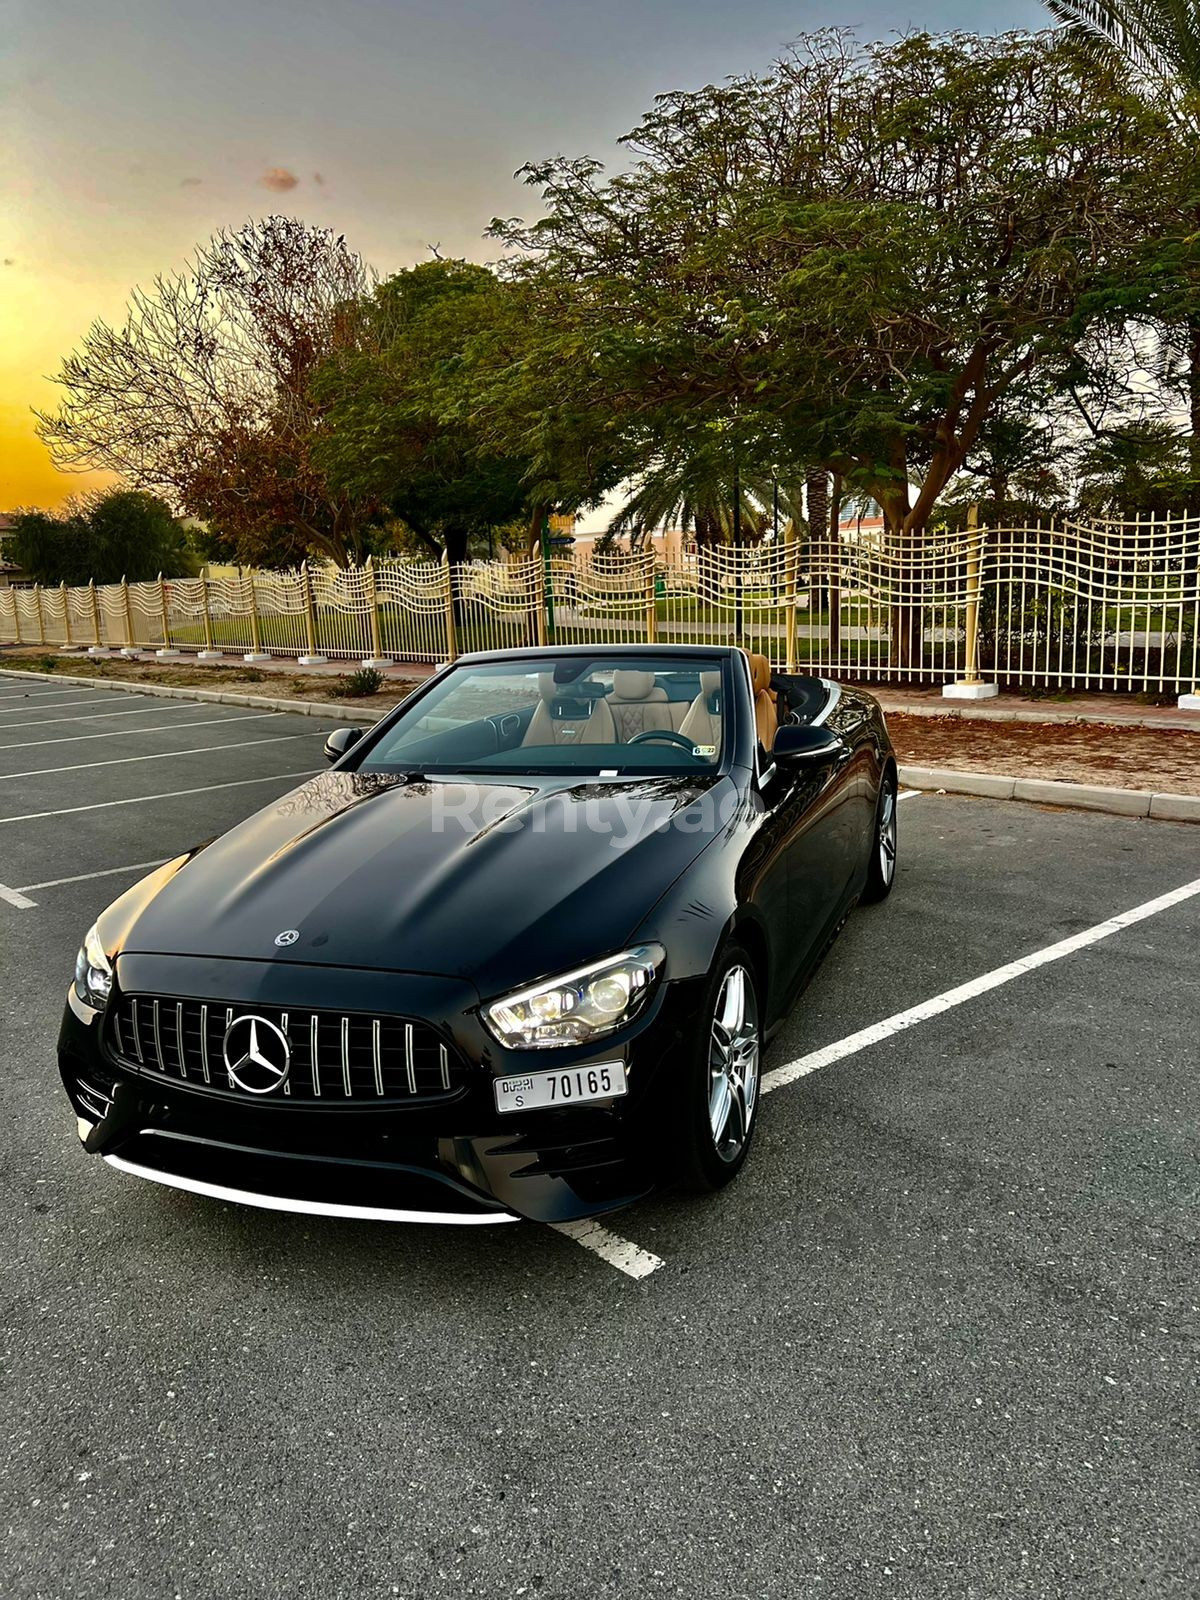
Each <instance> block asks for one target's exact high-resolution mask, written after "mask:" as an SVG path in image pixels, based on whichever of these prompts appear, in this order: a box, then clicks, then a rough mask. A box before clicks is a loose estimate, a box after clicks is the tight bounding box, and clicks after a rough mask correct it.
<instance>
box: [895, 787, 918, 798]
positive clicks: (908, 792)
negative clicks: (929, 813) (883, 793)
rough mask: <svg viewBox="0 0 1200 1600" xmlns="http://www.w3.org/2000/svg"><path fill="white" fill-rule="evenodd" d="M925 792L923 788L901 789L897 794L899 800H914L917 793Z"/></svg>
mask: <svg viewBox="0 0 1200 1600" xmlns="http://www.w3.org/2000/svg"><path fill="white" fill-rule="evenodd" d="M924 792H925V791H924V790H923V789H901V791H900V793H899V794H898V795H897V796H896V799H897V800H914V799H915V798H916V797H917V795H919V794H924Z"/></svg>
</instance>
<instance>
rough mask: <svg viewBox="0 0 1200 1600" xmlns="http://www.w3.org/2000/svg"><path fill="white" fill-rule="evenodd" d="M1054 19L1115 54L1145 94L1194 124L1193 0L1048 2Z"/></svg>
mask: <svg viewBox="0 0 1200 1600" xmlns="http://www.w3.org/2000/svg"><path fill="white" fill-rule="evenodd" d="M1046 9H1047V10H1048V11H1049V12H1050V14H1051V16H1052V17H1055V18H1056V19H1057V20H1058V21H1059V22H1062V23H1065V24H1066V26H1067V27H1068V28H1070V29H1072V30H1073V31H1074V32H1075V33H1076V34H1078V35H1079V37H1080V38H1081V39H1083V40H1085V41H1089V42H1091V43H1092V44H1094V45H1096V46H1099V47H1100V48H1102V49H1105V50H1106V51H1113V52H1115V53H1116V54H1117V55H1118V56H1119V57H1120V59H1121V60H1122V61H1123V62H1124V63H1125V64H1126V65H1127V66H1128V67H1130V68H1132V70H1133V73H1134V76H1135V78H1136V80H1137V81H1138V83H1139V85H1140V86H1141V87H1142V88H1143V89H1144V90H1145V91H1146V93H1147V95H1148V97H1149V98H1152V99H1154V100H1157V101H1161V102H1163V103H1164V104H1166V105H1167V106H1168V107H1169V108H1170V109H1171V111H1172V112H1173V114H1174V115H1175V116H1177V117H1178V118H1179V119H1180V120H1181V121H1184V122H1186V123H1187V124H1188V125H1189V126H1190V127H1191V128H1192V129H1195V127H1196V105H1195V103H1192V104H1191V105H1189V104H1188V101H1189V97H1191V96H1200V11H1198V10H1197V7H1196V5H1195V4H1194V0H1046Z"/></svg>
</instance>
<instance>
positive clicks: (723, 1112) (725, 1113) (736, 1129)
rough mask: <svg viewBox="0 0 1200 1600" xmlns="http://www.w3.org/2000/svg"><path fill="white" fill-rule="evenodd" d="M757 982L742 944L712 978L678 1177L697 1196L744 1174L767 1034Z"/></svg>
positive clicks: (684, 1111) (687, 1092) (689, 1080)
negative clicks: (763, 1047) (764, 1039)
mask: <svg viewBox="0 0 1200 1600" xmlns="http://www.w3.org/2000/svg"><path fill="white" fill-rule="evenodd" d="M759 1018H760V1006H759V999H758V981H757V979H756V978H755V976H754V967H753V965H752V963H751V961H750V959H749V957H748V956H747V954H746V952H745V951H744V950H743V949H742V948H741V946H740V945H736V944H733V945H727V946H726V948H725V950H724V951H723V952H722V954H721V957H720V959H719V960H718V961H717V963H716V965H715V966H714V967H713V970H712V972H711V974H710V975H709V981H708V987H707V990H706V992H705V998H704V1004H703V1007H702V1009H701V1012H700V1027H699V1031H698V1035H697V1038H696V1041H695V1044H694V1047H693V1051H692V1060H691V1063H690V1065H689V1068H688V1071H687V1075H686V1081H685V1084H684V1094H683V1104H682V1106H681V1117H680V1122H681V1127H680V1130H679V1132H680V1140H679V1162H678V1165H679V1176H680V1179H681V1181H682V1182H683V1184H684V1186H685V1187H686V1188H688V1189H691V1190H693V1191H694V1192H696V1193H699V1194H706V1193H712V1192H713V1191H714V1190H716V1189H722V1188H724V1186H725V1185H726V1184H727V1183H729V1182H730V1181H731V1180H732V1179H733V1178H735V1177H736V1176H737V1174H738V1173H739V1172H740V1171H741V1169H742V1166H743V1164H744V1162H745V1160H746V1157H747V1155H748V1154H749V1153H750V1146H751V1144H752V1143H753V1139H754V1129H755V1127H756V1126H757V1122H756V1117H755V1112H756V1110H757V1108H758V1098H759V1079H760V1072H761V1063H762V1031H761V1024H760V1021H759Z"/></svg>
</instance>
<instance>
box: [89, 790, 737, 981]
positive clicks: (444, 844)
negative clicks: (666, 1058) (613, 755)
mask: <svg viewBox="0 0 1200 1600" xmlns="http://www.w3.org/2000/svg"><path fill="white" fill-rule="evenodd" d="M733 787H734V786H733V784H732V782H731V780H730V779H729V778H721V777H712V778H710V777H704V778H699V779H697V778H693V777H690V776H689V777H686V778H685V777H679V778H654V779H644V780H638V781H629V782H621V783H595V782H589V783H586V784H580V783H578V781H575V782H573V783H568V782H564V781H563V780H562V779H561V778H558V779H541V778H526V777H520V778H514V779H512V780H506V781H495V780H490V779H488V780H484V781H481V782H479V783H464V782H452V781H447V780H441V779H430V780H424V779H420V780H414V779H406V778H403V777H393V776H387V775H381V774H367V773H358V772H340V771H334V772H327V773H322V774H321V775H320V776H319V777H317V778H314V779H312V780H311V781H310V782H308V783H306V784H305V785H304V786H303V787H302V788H300V789H297V790H295V791H293V792H292V793H291V794H288V795H285V796H284V797H283V798H282V799H280V800H279V801H277V802H276V803H275V804H273V805H271V806H268V807H266V808H265V809H264V810H262V811H260V812H258V813H257V814H256V815H255V816H252V817H250V818H248V819H247V820H246V821H245V822H243V823H241V824H239V826H237V827H236V828H234V829H232V831H231V832H229V833H227V834H224V835H222V837H220V838H219V839H217V840H215V841H214V842H212V843H211V844H208V845H206V846H204V847H203V848H201V849H200V850H198V851H197V852H195V853H194V854H192V855H191V856H188V857H185V858H183V859H182V861H181V862H177V863H170V864H169V865H168V866H167V867H164V868H160V869H159V871H158V872H156V873H154V874H152V875H151V876H150V877H149V878H147V879H145V880H143V882H142V883H141V884H139V885H137V886H135V888H133V889H132V890H130V891H129V893H128V894H127V895H125V896H123V897H122V899H121V900H119V901H117V902H115V903H114V905H113V906H112V907H111V908H110V910H109V912H108V913H106V915H105V918H104V919H103V920H102V924H101V933H102V936H103V938H104V940H105V943H106V944H107V945H108V946H109V948H110V950H113V951H114V952H115V951H119V950H128V951H131V952H132V951H141V952H161V953H164V954H177V955H185V956H200V957H225V958H234V959H237V958H241V959H247V960H258V961H263V960H270V961H274V962H295V963H299V964H307V965H310V966H311V965H313V964H319V965H322V966H343V967H366V968H376V969H386V970H390V971H395V972H414V973H440V974H444V975H448V976H449V975H459V976H463V977H467V978H469V979H470V980H471V981H472V982H473V983H474V984H475V985H476V987H477V988H478V989H479V991H480V992H481V993H482V994H488V993H497V992H499V991H501V990H503V989H504V988H505V987H508V986H510V985H513V984H520V983H524V982H526V981H528V980H531V979H533V978H537V977H540V976H542V975H543V974H547V973H552V972H555V971H563V970H566V969H568V968H570V967H572V966H577V965H580V964H581V963H584V962H587V961H590V960H592V959H594V958H595V957H597V956H600V955H604V954H606V953H608V952H609V951H612V950H614V949H617V948H619V947H620V946H621V945H622V943H623V942H624V941H625V940H627V939H628V937H629V935H630V933H631V932H632V931H633V929H635V928H636V927H637V925H638V924H639V923H640V922H641V921H642V919H643V918H644V917H645V915H646V913H647V912H648V911H649V910H650V909H651V907H652V906H653V905H654V904H655V902H656V901H657V900H658V899H659V897H660V896H661V895H662V894H663V893H664V892H665V891H666V889H667V888H668V887H669V886H670V885H671V884H672V883H673V882H674V881H675V879H676V878H677V877H678V876H679V875H680V873H681V872H683V871H684V870H685V869H686V867H687V866H688V865H689V864H690V862H691V861H693V860H694V859H695V857H696V856H697V855H698V854H699V853H700V851H701V850H703V848H704V847H705V845H706V844H708V843H710V842H711V840H712V838H713V836H714V829H715V827H716V826H717V824H716V822H715V821H714V819H715V818H716V817H717V816H718V814H719V812H720V809H721V807H720V798H721V790H722V789H723V788H725V789H728V790H729V791H730V792H732V790H733ZM280 940H282V943H281V942H280Z"/></svg>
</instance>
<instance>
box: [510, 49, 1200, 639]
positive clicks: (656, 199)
mask: <svg viewBox="0 0 1200 1600" xmlns="http://www.w3.org/2000/svg"><path fill="white" fill-rule="evenodd" d="M627 143H628V145H629V147H630V149H631V152H632V155H633V161H632V163H631V165H630V167H629V168H628V170H626V171H624V172H621V173H619V174H617V175H616V176H614V177H612V178H605V177H604V175H603V172H602V169H601V167H600V166H599V164H598V163H596V162H594V161H590V160H569V159H565V158H558V159H555V160H552V161H549V162H545V163H541V164H538V165H535V166H532V167H530V168H528V169H526V176H527V179H528V181H529V182H530V183H532V184H533V185H534V186H535V187H537V188H539V189H540V191H541V193H542V198H543V202H544V208H545V215H544V217H543V218H542V219H541V220H539V221H538V222H535V223H533V224H532V225H529V226H526V225H524V224H522V223H520V222H519V221H510V222H497V223H495V224H493V230H494V232H496V233H497V234H498V235H499V236H501V237H503V238H505V239H506V240H507V241H508V242H509V243H510V244H511V245H513V246H515V247H517V248H519V249H521V250H522V251H523V252H524V254H525V261H524V264H523V265H522V266H519V267H518V268H517V269H516V270H517V273H518V275H519V276H520V277H521V278H522V279H523V280H524V281H525V283H526V284H527V285H528V286H529V288H530V290H531V292H533V293H534V294H536V295H538V296H539V297H540V304H541V307H542V310H543V323H544V326H545V327H546V328H547V330H548V346H549V347H548V349H547V351H546V353H545V355H544V358H543V360H542V362H541V370H542V371H543V373H545V374H547V375H550V374H552V373H553V372H554V371H555V370H557V371H558V374H559V376H558V380H557V381H558V385H559V388H560V389H561V390H562V391H563V393H564V394H565V395H566V396H567V397H569V398H570V400H571V401H572V403H574V404H579V403H580V397H581V395H582V396H585V397H586V396H590V398H591V401H592V403H593V405H594V406H597V407H598V406H601V405H604V406H607V407H608V408H609V410H610V411H611V412H612V414H613V415H614V416H616V417H618V418H620V419H622V420H623V422H624V424H625V426H626V427H627V428H628V429H630V430H632V432H633V434H634V435H635V436H636V435H639V434H640V435H641V436H642V437H645V436H647V435H652V436H655V437H656V438H657V440H658V441H659V448H660V449H661V447H662V446H661V441H662V440H664V439H666V440H675V439H678V438H679V437H681V436H682V435H683V434H684V433H685V432H686V431H687V430H689V429H692V430H694V429H696V428H698V427H700V426H702V425H705V424H709V425H714V424H716V423H718V422H719V423H721V424H722V425H723V426H725V427H726V428H727V429H728V430H729V431H730V434H731V436H732V438H733V439H734V441H735V448H736V450H737V452H738V455H739V457H740V459H741V460H742V461H743V462H744V463H753V470H756V471H762V470H764V469H766V470H768V471H769V470H772V469H775V470H777V471H779V472H780V474H781V475H782V476H785V477H789V476H791V475H792V474H799V475H801V476H803V475H804V474H805V473H806V472H812V471H814V470H815V471H817V472H825V473H827V474H831V475H834V476H835V477H838V478H840V479H841V480H842V483H843V484H844V485H845V487H846V488H847V489H848V490H850V491H853V492H855V493H860V494H866V495H870V496H871V497H872V498H874V499H875V500H876V501H877V502H878V503H879V505H880V506H881V508H882V511H883V514H884V517H885V519H886V522H887V525H888V527H889V529H890V531H891V533H892V535H893V539H894V541H895V545H896V548H897V549H898V550H900V551H903V550H905V549H914V550H915V549H916V548H918V547H919V545H920V543H921V541H922V538H923V535H924V530H925V528H926V526H927V525H928V522H929V519H930V516H931V514H932V512H933V510H934V508H935V507H936V505H937V503H938V501H939V498H940V497H941V495H942V494H943V493H944V491H945V490H946V487H947V485H948V484H949V483H950V482H951V481H952V479H953V478H954V477H955V475H956V474H957V473H959V472H960V471H961V470H962V469H963V468H964V466H966V465H967V464H968V463H969V462H970V459H971V456H972V452H973V451H975V450H976V448H977V446H978V444H979V441H980V438H981V434H982V432H983V430H984V428H985V426H986V424H987V423H988V421H989V419H990V418H992V417H993V416H994V415H995V414H996V412H997V410H998V408H1000V407H1001V406H1002V405H1004V404H1005V403H1012V402H1014V401H1017V400H1018V399H1019V397H1020V396H1022V395H1025V394H1028V395H1040V394H1043V393H1045V392H1046V391H1047V390H1053V388H1054V387H1055V385H1057V384H1060V383H1062V382H1065V381H1067V378H1068V376H1069V375H1072V374H1074V373H1075V372H1076V371H1077V366H1078V359H1079V352H1080V349H1081V346H1082V344H1083V342H1084V340H1085V336H1086V334H1087V331H1088V328H1089V326H1090V325H1091V324H1092V323H1093V322H1094V321H1096V320H1097V319H1100V318H1103V317H1105V316H1110V315H1111V316H1121V317H1125V316H1129V315H1132V314H1136V309H1137V308H1138V307H1139V305H1146V304H1149V303H1150V302H1151V300H1152V298H1153V294H1154V292H1155V290H1156V287H1157V283H1158V279H1157V277H1156V276H1155V271H1156V267H1155V263H1154V262H1153V261H1152V260H1150V259H1149V258H1148V256H1147V252H1146V249H1145V245H1146V241H1147V239H1153V238H1156V237H1158V236H1160V235H1161V234H1162V233H1163V222H1162V218H1163V217H1164V216H1173V215H1175V214H1176V211H1177V208H1178V205H1177V203H1178V197H1179V193H1180V189H1181V185H1183V184H1184V183H1185V180H1186V177H1187V175H1188V174H1189V173H1190V171H1191V168H1192V165H1193V164H1194V161H1195V154H1194V152H1193V151H1189V150H1188V149H1186V148H1185V147H1183V146H1182V144H1181V142H1180V141H1179V140H1178V139H1177V138H1175V137H1174V136H1173V133H1172V130H1171V128H1170V126H1169V124H1168V123H1167V121H1166V119H1164V118H1163V116H1162V115H1161V114H1160V113H1158V112H1157V111H1156V110H1155V108H1153V107H1151V106H1148V105H1147V104H1145V103H1144V102H1142V101H1139V100H1137V99H1136V98H1135V97H1132V96H1130V95H1129V94H1128V93H1127V92H1126V90H1125V87H1124V85H1123V83H1122V82H1121V81H1120V79H1119V77H1118V75H1117V74H1115V73H1114V72H1112V71H1104V70H1097V69H1096V67H1095V65H1094V63H1092V62H1091V61H1089V60H1088V58H1087V57H1086V56H1085V55H1084V54H1083V53H1081V52H1080V50H1079V49H1078V47H1077V46H1076V45H1075V44H1073V42H1072V41H1071V40H1069V39H1065V38H1063V37H1062V36H1060V35H1054V34H1048V35H1047V34H1042V35H1036V36H1026V35H1006V36H1004V37H1002V38H996V39H988V38H978V37H976V36H973V35H966V34H952V35H947V36H942V37H931V36H930V35H928V34H914V35H911V36H908V37H905V38H902V39H900V40H898V41H895V42H891V43H886V44H877V45H869V46H865V47H864V46H860V45H858V44H857V43H855V41H854V40H853V39H852V38H851V37H850V36H849V35H846V34H843V33H829V32H826V33H820V34H816V35H812V36H809V37H808V38H806V39H804V40H802V41H801V42H800V44H799V45H798V46H797V47H796V48H795V49H794V50H793V52H792V53H790V54H789V55H788V56H787V57H786V58H785V59H784V60H782V61H780V62H779V63H777V65H776V67H775V69H774V71H773V72H772V73H771V74H769V75H768V76H765V77H744V78H738V79H735V80H733V81H731V82H729V83H727V84H725V85H722V86H720V87H713V86H709V87H707V88H705V89H702V90H700V91H698V92H696V93H677V94H670V95H665V96H661V97H660V98H659V100H658V102H657V103H656V105H655V107H654V109H653V110H652V111H650V112H649V113H647V115H646V116H645V117H644V118H643V119H642V122H641V123H640V124H639V126H638V128H637V129H636V130H635V131H634V133H632V134H631V135H630V136H629V138H628V140H627ZM580 352H586V357H587V358H586V360H580V359H579V355H580ZM556 353H557V355H558V356H559V360H558V363H557V369H556V363H555V361H554V355H555V354H556ZM571 354H574V356H575V360H574V361H573V362H569V361H567V360H566V359H564V358H565V357H567V356H568V355H571ZM747 470H751V469H750V468H749V467H748V468H747ZM896 624H897V627H896V632H897V645H898V656H899V659H900V660H901V661H903V660H904V659H906V654H907V650H908V648H909V647H910V643H911V640H910V634H911V619H910V617H909V616H906V615H905V612H904V610H903V608H897V613H896Z"/></svg>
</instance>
